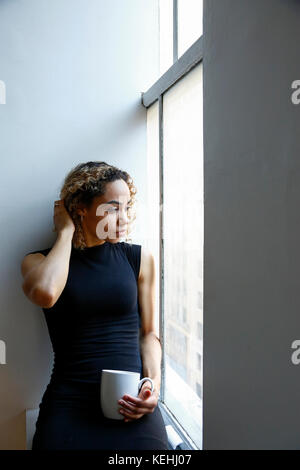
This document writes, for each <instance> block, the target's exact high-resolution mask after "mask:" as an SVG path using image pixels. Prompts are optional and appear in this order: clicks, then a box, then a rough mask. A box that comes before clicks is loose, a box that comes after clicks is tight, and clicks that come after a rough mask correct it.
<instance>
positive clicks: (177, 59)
mask: <svg viewBox="0 0 300 470" xmlns="http://www.w3.org/2000/svg"><path fill="white" fill-rule="evenodd" d="M199 4H201V9H199ZM197 8H198V10H197ZM200 10H201V11H200ZM197 11H198V12H199V15H198V14H196V12H197ZM200 13H201V14H200ZM191 16H192V17H194V16H197V18H198V16H199V17H200V20H199V22H197V21H195V22H193V23H190V20H189V19H188V18H190V17H191ZM171 26H173V29H172V28H171ZM187 29H190V31H186V30H187ZM185 31H186V33H188V32H189V33H191V31H193V34H194V35H193V34H190V35H188V34H186V38H185V39H183V38H184V34H185ZM197 34H198V36H197ZM201 34H202V1H196V0H195V1H192V0H184V1H183V2H181V1H179V0H161V1H160V53H161V57H160V59H161V62H160V64H161V73H162V75H161V76H160V77H159V79H158V80H157V81H156V82H155V83H154V84H153V85H152V86H151V87H150V88H149V90H147V91H146V92H145V93H142V103H143V105H144V106H145V107H146V108H147V160H148V161H147V166H148V167H147V170H148V178H149V184H148V190H149V192H148V214H149V217H148V236H149V247H150V248H151V250H152V251H153V252H154V254H155V258H156V266H157V268H158V275H157V276H156V282H157V284H156V289H157V291H156V292H157V295H156V301H157V310H156V311H157V312H158V313H157V325H159V332H160V337H161V338H162V340H163V341H162V346H163V361H162V380H161V390H160V395H161V404H162V405H163V408H164V409H165V410H166V412H168V413H169V416H172V419H173V420H174V423H175V424H176V427H177V431H178V430H180V431H181V432H182V435H183V436H184V438H185V442H188V444H189V446H190V448H191V449H202V370H203V367H202V363H201V361H202V357H203V351H202V349H203V348H202V324H203V318H202V317H203V305H202V302H203V285H202V281H203V275H202V270H203V218H204V217H203V215H204V214H203V213H204V208H203V201H204V198H203V135H202V129H203V125H202V108H203V95H202V88H203V80H202V58H203V52H202V36H200V35H201ZM188 37H189V38H188ZM192 41H194V42H192ZM172 50H173V53H171V52H170V51H172ZM162 51H164V52H162ZM162 59H163V60H162Z"/></svg>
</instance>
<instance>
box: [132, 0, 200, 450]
mask: <svg viewBox="0 0 300 470" xmlns="http://www.w3.org/2000/svg"><path fill="white" fill-rule="evenodd" d="M202 61H203V34H202V35H201V36H200V37H199V38H198V39H197V40H196V41H195V42H194V43H193V44H192V45H191V46H190V47H189V48H188V49H187V50H186V51H185V52H184V53H183V54H182V55H181V56H180V57H179V59H178V5H177V0H173V65H172V66H171V67H170V68H169V69H168V70H167V71H166V72H165V73H164V74H163V75H162V76H160V77H159V78H158V80H157V81H156V82H155V83H154V84H153V85H152V86H151V87H150V88H149V89H148V90H147V91H146V92H142V93H141V103H142V105H143V106H144V107H145V108H146V109H147V108H149V107H150V106H151V105H152V104H154V103H155V102H156V101H157V100H158V120H159V157H158V158H159V239H160V245H159V331H160V338H162V364H161V390H160V400H159V408H160V410H161V411H162V415H163V418H164V420H165V422H166V423H170V424H172V426H173V427H174V429H175V431H176V432H177V433H178V434H179V436H180V437H181V439H182V441H183V443H184V445H183V447H182V448H185V449H191V450H199V447H197V446H196V444H195V443H194V441H193V440H192V439H191V437H190V436H189V435H188V434H187V432H186V431H185V429H184V428H183V427H182V426H181V425H180V423H179V422H178V420H177V419H176V416H174V414H173V413H172V412H171V411H170V409H169V408H168V407H167V405H166V404H165V364H166V360H165V344H166V343H165V325H164V321H163V320H164V236H163V227H164V223H163V222H164V219H163V207H164V205H163V193H164V185H163V141H164V140H163V139H164V136H163V97H164V93H165V92H166V91H167V90H169V89H170V88H171V87H172V86H173V85H174V84H175V83H176V82H178V81H179V80H181V79H182V78H183V77H184V76H185V75H187V74H188V73H189V72H190V71H191V70H192V69H193V68H194V67H195V66H197V65H198V64H199V63H200V62H202Z"/></svg>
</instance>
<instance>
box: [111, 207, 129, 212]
mask: <svg viewBox="0 0 300 470" xmlns="http://www.w3.org/2000/svg"><path fill="white" fill-rule="evenodd" d="M129 209H130V207H126V210H127V211H128V210H129ZM117 211H118V209H117V208H116V207H114V208H112V209H111V210H108V212H117Z"/></svg>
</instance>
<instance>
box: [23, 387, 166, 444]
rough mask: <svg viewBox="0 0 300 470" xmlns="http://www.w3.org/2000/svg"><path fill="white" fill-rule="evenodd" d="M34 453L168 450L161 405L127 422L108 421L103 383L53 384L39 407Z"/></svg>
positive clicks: (48, 388) (34, 437)
mask: <svg viewBox="0 0 300 470" xmlns="http://www.w3.org/2000/svg"><path fill="white" fill-rule="evenodd" d="M39 408H40V411H39V416H38V419H37V423H36V432H35V434H34V436H33V442H32V450H56V449H70V450H72V449H74V450H82V449H92V450H167V449H168V437H167V433H166V429H165V424H164V421H163V418H162V415H161V412H160V409H159V407H158V406H156V408H155V410H154V412H153V413H150V414H146V415H144V416H142V417H141V418H139V419H137V420H134V421H130V422H127V423H125V422H124V420H113V419H108V418H105V416H104V415H103V413H102V410H101V405H100V384H88V383H80V382H78V383H76V382H67V381H56V382H52V383H51V382H50V383H49V385H48V386H47V389H46V391H45V393H44V395H43V398H42V401H41V403H40V405H39Z"/></svg>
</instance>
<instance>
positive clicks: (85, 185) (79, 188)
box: [60, 161, 137, 250]
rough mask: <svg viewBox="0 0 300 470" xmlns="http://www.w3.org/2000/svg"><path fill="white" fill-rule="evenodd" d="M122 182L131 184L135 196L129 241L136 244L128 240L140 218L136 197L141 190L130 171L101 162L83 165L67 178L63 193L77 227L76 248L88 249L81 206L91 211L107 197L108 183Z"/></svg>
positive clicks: (129, 185) (132, 198)
mask: <svg viewBox="0 0 300 470" xmlns="http://www.w3.org/2000/svg"><path fill="white" fill-rule="evenodd" d="M120 179H123V180H124V181H125V182H126V183H127V185H128V188H129V191H130V196H131V202H129V204H128V206H129V211H128V231H127V236H126V242H129V243H132V240H131V239H130V238H128V232H130V231H131V227H132V223H133V221H134V220H135V219H136V214H135V212H134V211H133V206H134V203H135V201H136V197H135V195H136V193H137V190H136V187H135V185H134V184H133V180H132V178H131V176H130V175H129V174H128V173H127V172H126V171H123V170H121V169H119V168H117V167H115V166H113V165H109V164H108V163H106V162H100V161H94V162H87V163H80V164H79V165H77V166H75V167H74V168H73V169H72V170H71V171H69V173H68V174H67V175H66V177H65V179H64V182H63V186H62V189H61V191H60V199H64V205H65V208H66V210H67V211H68V213H69V215H70V217H71V218H72V220H73V223H74V225H75V231H74V234H73V239H72V244H73V246H74V247H75V248H78V249H80V250H84V249H85V248H86V247H87V246H86V242H85V239H84V233H83V230H82V224H81V217H80V215H79V214H78V213H77V209H78V206H79V204H83V205H84V206H85V207H86V208H87V209H88V208H90V207H91V205H92V203H93V200H94V198H95V197H96V196H102V195H104V194H105V190H106V184H107V183H110V182H113V181H116V180H120Z"/></svg>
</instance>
